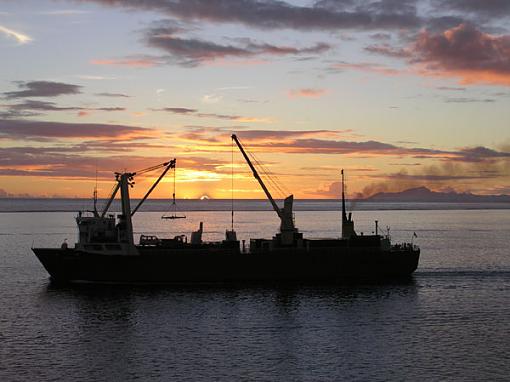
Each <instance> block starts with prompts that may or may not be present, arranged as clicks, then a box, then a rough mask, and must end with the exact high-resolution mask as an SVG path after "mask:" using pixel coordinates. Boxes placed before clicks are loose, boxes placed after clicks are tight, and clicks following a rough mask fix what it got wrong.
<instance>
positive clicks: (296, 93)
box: [288, 88, 326, 98]
mask: <svg viewBox="0 0 510 382" xmlns="http://www.w3.org/2000/svg"><path fill="white" fill-rule="evenodd" d="M324 94H326V90H325V89H313V88H304V89H292V90H289V92H288V95H289V98H320V97H322V96H323V95H324Z"/></svg>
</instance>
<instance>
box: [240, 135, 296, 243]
mask: <svg viewBox="0 0 510 382" xmlns="http://www.w3.org/2000/svg"><path fill="white" fill-rule="evenodd" d="M232 140H233V141H234V142H235V143H236V145H237V147H238V148H239V150H240V151H241V154H243V157H244V159H245V160H246V163H248V166H249V167H250V169H251V171H252V172H253V176H254V177H255V179H257V181H258V182H259V184H260V187H262V190H263V191H264V193H265V194H266V197H267V199H268V200H269V202H270V203H271V206H272V207H273V210H274V211H275V212H276V214H277V215H278V217H279V218H280V232H281V233H287V234H294V233H296V232H297V229H296V227H295V226H294V218H293V215H292V203H293V200H294V195H289V196H287V197H286V198H285V200H284V202H283V208H280V207H278V204H276V202H275V200H274V199H273V197H272V196H271V193H270V192H269V190H268V189H267V187H266V185H265V184H264V182H263V181H262V178H261V177H260V175H259V173H258V172H257V169H256V168H255V166H254V165H253V163H251V161H250V158H249V157H248V154H246V151H245V150H244V148H243V146H242V145H241V142H239V139H238V138H237V136H236V135H235V134H232ZM288 240H290V239H287V238H286V239H285V241H286V242H287V241H288ZM292 240H293V239H292Z"/></svg>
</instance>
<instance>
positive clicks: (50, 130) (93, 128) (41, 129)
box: [0, 119, 155, 139]
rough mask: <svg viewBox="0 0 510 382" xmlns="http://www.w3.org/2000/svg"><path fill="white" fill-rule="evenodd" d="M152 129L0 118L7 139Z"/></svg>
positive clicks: (119, 135)
mask: <svg viewBox="0 0 510 382" xmlns="http://www.w3.org/2000/svg"><path fill="white" fill-rule="evenodd" d="M154 132H155V131H154V130H153V129H149V128H144V127H135V126H126V125H109V124H101V123H65V122H46V121H28V120H10V119H0V137H1V138H4V139H5V138H8V139H40V138H86V137H93V138H99V137H112V138H113V137H115V138H123V137H128V138H129V137H131V138H133V137H145V136H151V135H154Z"/></svg>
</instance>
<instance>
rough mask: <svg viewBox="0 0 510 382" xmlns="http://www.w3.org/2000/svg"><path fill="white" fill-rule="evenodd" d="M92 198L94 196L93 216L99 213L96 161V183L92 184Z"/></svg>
mask: <svg viewBox="0 0 510 382" xmlns="http://www.w3.org/2000/svg"><path fill="white" fill-rule="evenodd" d="M93 198H94V216H99V214H98V213H97V162H96V184H95V186H94V194H93Z"/></svg>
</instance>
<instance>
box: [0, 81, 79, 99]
mask: <svg viewBox="0 0 510 382" xmlns="http://www.w3.org/2000/svg"><path fill="white" fill-rule="evenodd" d="M16 84H17V86H18V88H19V89H21V90H17V91H11V92H5V93H3V94H4V96H5V97H6V98H27V97H57V96H60V95H66V94H79V93H80V92H81V91H80V89H81V86H79V85H73V84H65V83H63V82H52V81H28V82H22V81H20V82H16Z"/></svg>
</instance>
